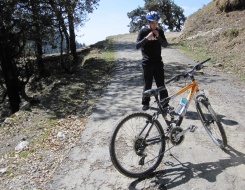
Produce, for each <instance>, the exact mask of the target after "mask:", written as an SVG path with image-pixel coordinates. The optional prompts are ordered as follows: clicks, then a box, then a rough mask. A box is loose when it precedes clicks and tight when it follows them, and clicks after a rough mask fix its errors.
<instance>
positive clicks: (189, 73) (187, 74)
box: [165, 58, 211, 84]
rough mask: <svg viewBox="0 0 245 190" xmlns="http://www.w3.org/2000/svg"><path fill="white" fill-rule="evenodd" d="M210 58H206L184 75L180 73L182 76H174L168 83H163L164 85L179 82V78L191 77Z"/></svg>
mask: <svg viewBox="0 0 245 190" xmlns="http://www.w3.org/2000/svg"><path fill="white" fill-rule="evenodd" d="M210 59H211V58H208V59H206V60H204V61H202V62H200V63H198V64H196V65H195V66H194V67H193V68H192V69H191V70H190V71H188V72H186V73H182V74H179V75H176V76H175V77H173V78H171V79H169V80H168V81H166V82H165V84H168V83H170V82H172V81H179V80H180V77H184V78H186V77H187V76H192V75H193V73H195V72H196V70H200V69H201V65H202V64H204V63H206V62H207V61H209V60H210Z"/></svg>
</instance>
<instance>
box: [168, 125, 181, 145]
mask: <svg viewBox="0 0 245 190" xmlns="http://www.w3.org/2000/svg"><path fill="white" fill-rule="evenodd" d="M182 131H183V129H182V128H180V127H174V128H173V129H172V130H171V132H170V134H169V140H170V142H171V144H172V145H174V146H178V145H180V144H181V143H182V142H183V140H184V135H182V136H180V137H179V138H178V137H177V135H178V134H180V133H181V132H182Z"/></svg>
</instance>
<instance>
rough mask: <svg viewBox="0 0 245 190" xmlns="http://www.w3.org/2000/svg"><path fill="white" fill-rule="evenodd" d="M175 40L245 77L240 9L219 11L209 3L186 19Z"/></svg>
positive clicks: (243, 19) (244, 29)
mask: <svg viewBox="0 0 245 190" xmlns="http://www.w3.org/2000/svg"><path fill="white" fill-rule="evenodd" d="M178 41H179V42H182V44H183V45H184V46H187V47H188V48H189V49H191V50H192V51H196V52H198V53H202V54H203V55H206V56H210V57H211V58H212V59H213V60H214V61H217V62H218V63H219V65H221V66H223V67H224V68H225V69H226V70H227V71H229V72H234V73H236V74H238V75H239V76H240V77H242V78H245V64H244V60H245V10H244V9H243V10H236V11H232V12H221V11H220V9H219V8H218V7H217V3H216V2H215V1H212V2H211V3H209V4H207V5H206V6H204V7H203V8H202V9H199V10H198V11H197V12H195V13H194V14H192V15H190V16H189V17H188V19H187V21H186V23H185V26H184V29H183V31H182V33H181V35H180V37H179V39H178Z"/></svg>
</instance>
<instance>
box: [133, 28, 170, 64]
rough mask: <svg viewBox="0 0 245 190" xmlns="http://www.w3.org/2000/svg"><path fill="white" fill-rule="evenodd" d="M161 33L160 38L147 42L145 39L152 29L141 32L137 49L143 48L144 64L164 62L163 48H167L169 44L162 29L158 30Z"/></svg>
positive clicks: (144, 29)
mask: <svg viewBox="0 0 245 190" xmlns="http://www.w3.org/2000/svg"><path fill="white" fill-rule="evenodd" d="M157 30H158V32H159V37H158V38H156V37H155V38H154V39H153V40H147V39H146V38H145V37H146V36H147V35H148V34H149V33H150V32H151V29H150V28H143V29H141V30H140V31H139V34H138V37H137V41H136V49H140V48H141V52H142V56H143V58H142V63H145V64H147V63H149V62H160V61H162V57H161V47H167V46H168V42H167V40H166V38H165V35H164V32H163V30H162V29H160V28H157Z"/></svg>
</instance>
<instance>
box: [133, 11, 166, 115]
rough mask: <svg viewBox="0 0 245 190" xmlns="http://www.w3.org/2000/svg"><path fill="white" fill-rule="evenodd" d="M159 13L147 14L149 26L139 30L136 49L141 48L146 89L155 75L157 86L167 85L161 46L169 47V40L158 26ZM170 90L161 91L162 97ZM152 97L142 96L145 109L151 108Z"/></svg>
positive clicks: (150, 85)
mask: <svg viewBox="0 0 245 190" xmlns="http://www.w3.org/2000/svg"><path fill="white" fill-rule="evenodd" d="M159 19H160V17H159V15H158V13H157V12H155V11H151V12H149V13H148V14H147V15H146V20H147V24H148V27H145V28H142V29H141V30H140V31H139V34H138V37H137V41H136V49H140V48H141V52H142V57H143V58H142V67H143V75H144V83H145V84H144V91H145V90H149V89H151V87H152V83H153V77H154V79H155V82H156V85H157V87H160V86H165V83H164V64H163V62H162V56H161V47H167V46H168V42H167V40H166V38H165V35H164V32H163V30H162V29H161V28H158V20H159ZM167 96H168V91H167V90H163V91H161V92H160V99H163V98H166V97H167ZM149 103H150V97H142V104H143V108H142V109H143V110H148V109H149Z"/></svg>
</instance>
